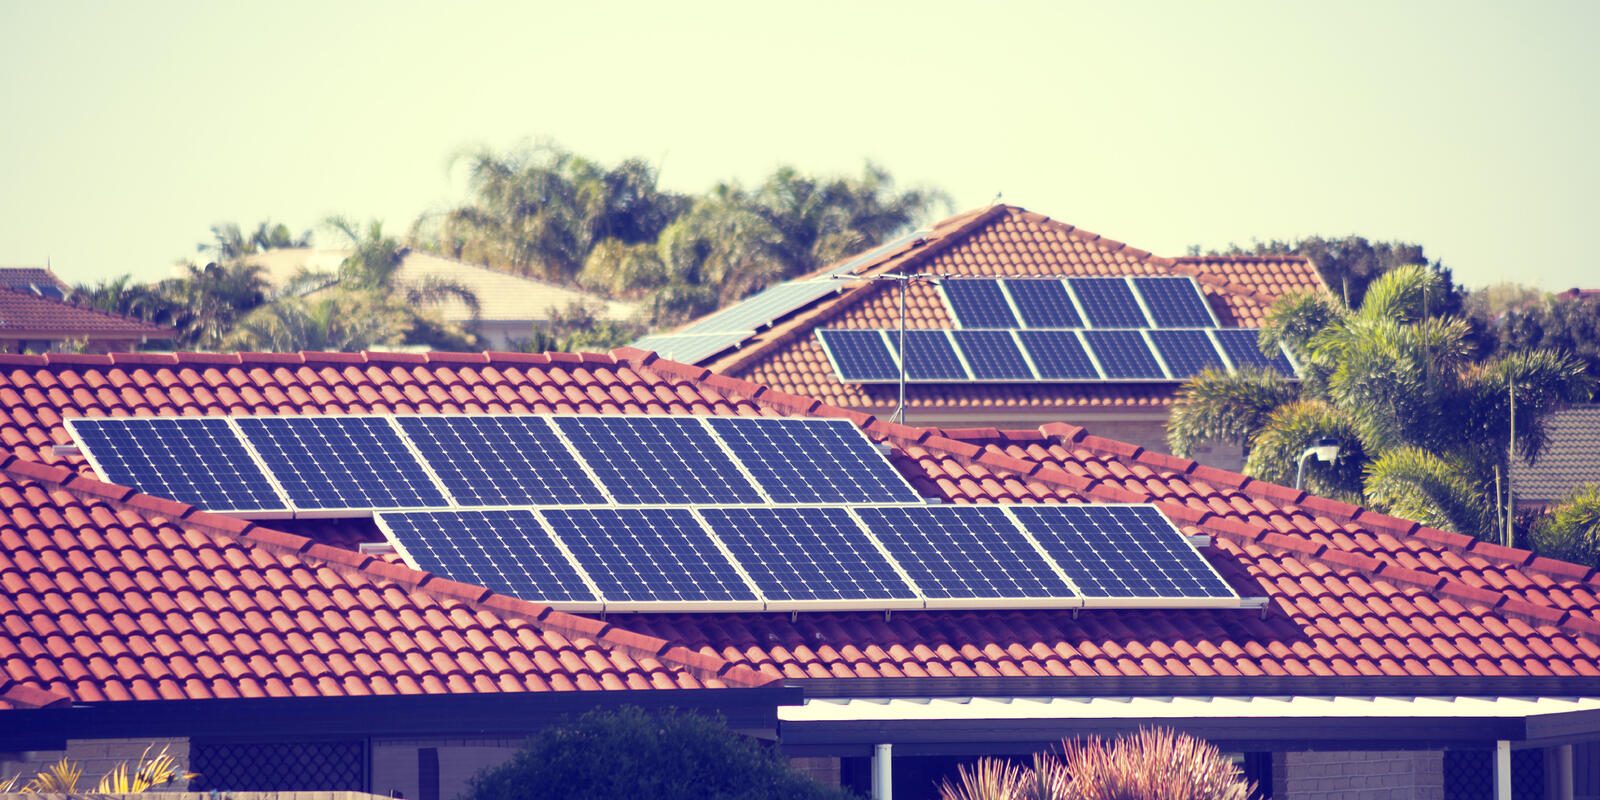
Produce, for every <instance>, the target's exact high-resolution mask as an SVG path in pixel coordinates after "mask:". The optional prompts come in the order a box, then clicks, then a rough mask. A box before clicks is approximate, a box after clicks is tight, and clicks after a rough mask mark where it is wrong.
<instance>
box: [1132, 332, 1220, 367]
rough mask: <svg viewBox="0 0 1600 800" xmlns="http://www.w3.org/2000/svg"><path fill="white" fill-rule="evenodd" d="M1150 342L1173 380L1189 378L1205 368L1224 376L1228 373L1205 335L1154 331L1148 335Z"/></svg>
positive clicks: (1200, 333)
mask: <svg viewBox="0 0 1600 800" xmlns="http://www.w3.org/2000/svg"><path fill="white" fill-rule="evenodd" d="M1150 341H1152V342H1154V343H1155V346H1156V352H1159V353H1160V354H1161V360H1163V361H1165V362H1167V370H1168V371H1169V372H1171V373H1172V377H1174V378H1192V377H1194V376H1195V375H1198V374H1200V372H1201V371H1202V370H1204V369H1206V368H1207V367H1211V368H1213V369H1219V370H1222V371H1224V372H1226V371H1227V369H1228V367H1227V365H1225V364H1223V363H1222V356H1220V355H1218V354H1217V347H1216V345H1214V344H1212V343H1211V337H1210V336H1207V335H1206V332H1205V331H1202V330H1172V329H1162V328H1157V329H1154V330H1151V331H1150Z"/></svg>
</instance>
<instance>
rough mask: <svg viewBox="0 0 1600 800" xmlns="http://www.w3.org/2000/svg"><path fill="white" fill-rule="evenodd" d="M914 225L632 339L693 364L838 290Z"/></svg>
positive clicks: (911, 236)
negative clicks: (810, 271) (816, 270)
mask: <svg viewBox="0 0 1600 800" xmlns="http://www.w3.org/2000/svg"><path fill="white" fill-rule="evenodd" d="M927 233H928V232H927V231H926V230H919V231H915V232H913V233H908V234H906V235H904V236H901V237H898V238H896V239H894V240H892V241H889V242H886V243H884V244H882V245H879V246H878V247H874V248H872V249H871V250H868V251H866V252H865V253H862V254H860V255H858V256H855V257H854V258H851V259H850V260H848V261H845V262H844V263H842V264H839V265H838V266H835V267H833V268H832V269H830V270H828V271H827V272H825V273H823V274H822V275H819V276H815V277H811V278H803V279H799V280H793V281H788V282H786V283H780V284H778V285H776V286H771V287H768V288H766V289H763V290H762V291H760V292H757V293H755V294H753V295H751V296H750V297H747V298H745V299H744V300H740V301H739V302H737V303H734V304H733V305H731V306H728V307H727V308H724V309H722V310H721V311H718V312H716V313H714V314H711V315H710V316H707V317H705V318H703V319H701V320H699V321H697V322H695V323H693V324H691V325H688V326H686V327H683V328H680V329H678V330H676V331H672V332H670V333H657V334H651V335H648V336H644V337H641V338H639V339H637V340H635V341H634V342H633V344H632V346H633V347H637V348H639V349H641V350H654V351H656V352H657V353H659V354H660V355H661V356H662V357H663V358H670V359H672V360H674V361H682V362H685V363H689V364H694V363H698V362H700V361H703V360H705V359H707V358H710V357H711V356H714V355H716V354H717V353H720V352H722V351H723V350H726V349H728V348H729V347H732V346H734V345H736V344H738V343H740V342H742V341H744V340H745V339H748V338H750V337H751V336H753V335H754V334H755V333H756V332H757V331H759V330H761V329H762V328H765V327H767V326H769V325H771V324H773V323H774V322H777V321H778V320H779V319H782V318H783V317H785V316H788V315H789V314H791V313H793V312H794V311H795V310H797V309H800V308H803V307H805V306H806V305H808V304H809V303H811V302H812V301H815V300H817V299H819V298H822V297H826V296H828V295H830V294H833V293H834V292H840V291H843V290H844V289H845V287H846V285H847V284H848V281H847V280H839V278H841V277H844V276H848V275H850V274H851V273H853V272H855V271H856V270H857V269H860V268H861V267H862V266H864V265H866V264H869V263H871V262H872V261H873V260H875V259H877V258H879V257H881V256H884V255H887V254H889V253H892V252H893V251H894V250H895V249H896V248H899V247H902V246H905V245H908V244H910V243H912V242H914V241H916V240H917V239H919V238H922V237H925V236H926V235H927Z"/></svg>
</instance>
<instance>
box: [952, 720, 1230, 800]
mask: <svg viewBox="0 0 1600 800" xmlns="http://www.w3.org/2000/svg"><path fill="white" fill-rule="evenodd" d="M960 776H961V777H960V780H958V781H957V782H955V783H951V782H950V781H949V780H946V781H944V783H943V784H942V785H941V786H940V787H939V797H940V798H941V800H1246V798H1248V797H1249V796H1250V793H1251V791H1253V788H1254V787H1252V786H1251V785H1250V784H1249V783H1248V782H1246V781H1245V780H1244V778H1243V776H1241V775H1240V774H1239V768H1238V767H1236V766H1234V765H1233V762H1231V761H1229V760H1228V759H1226V758H1223V757H1222V754H1221V753H1220V752H1218V751H1217V748H1215V747H1213V746H1211V745H1210V744H1207V743H1206V742H1204V741H1202V740H1200V739H1196V738H1194V737H1192V736H1188V735H1186V734H1181V733H1174V732H1173V731H1171V730H1170V729H1167V728H1156V729H1153V730H1152V729H1143V728H1141V729H1140V730H1139V732H1138V733H1137V734H1134V735H1133V736H1127V737H1118V738H1117V739H1116V740H1115V741H1113V742H1111V743H1109V744H1107V743H1106V742H1104V741H1102V740H1101V739H1100V738H1099V737H1097V736H1096V737H1090V738H1089V740H1088V741H1087V742H1078V741H1071V740H1069V741H1067V742H1064V743H1063V752H1062V754H1061V755H1060V756H1059V757H1058V756H1057V755H1056V754H1054V753H1038V754H1035V755H1034V757H1033V766H1032V767H1018V766H1015V765H1013V764H1011V763H1010V762H1008V761H1005V760H1003V759H997V758H983V759H979V760H978V762H977V764H975V765H974V766H973V768H972V769H971V770H968V769H967V768H966V767H962V768H961V770H960Z"/></svg>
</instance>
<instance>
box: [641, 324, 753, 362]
mask: <svg viewBox="0 0 1600 800" xmlns="http://www.w3.org/2000/svg"><path fill="white" fill-rule="evenodd" d="M752 333H753V331H734V332H731V333H662V334H656V335H654V336H646V337H644V338H642V339H638V340H635V341H634V343H633V344H632V345H631V346H632V347H637V348H639V349H640V350H654V351H655V352H656V354H657V355H659V356H661V357H662V358H666V359H671V360H673V361H682V362H684V363H685V364H694V363H696V362H698V361H701V360H703V359H706V358H709V357H710V356H714V355H716V354H717V353H720V352H722V351H723V350H726V349H728V348H729V347H732V346H734V345H736V344H738V343H740V342H742V341H744V340H745V339H748V338H750V335H751V334H752Z"/></svg>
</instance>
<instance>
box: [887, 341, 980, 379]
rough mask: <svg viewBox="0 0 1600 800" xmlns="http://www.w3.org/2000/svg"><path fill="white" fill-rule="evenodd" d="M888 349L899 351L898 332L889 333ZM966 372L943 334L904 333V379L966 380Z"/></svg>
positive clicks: (953, 348)
mask: <svg viewBox="0 0 1600 800" xmlns="http://www.w3.org/2000/svg"><path fill="white" fill-rule="evenodd" d="M888 338H889V347H890V348H891V349H893V350H895V351H896V352H898V351H899V344H900V332H899V331H889V337H888ZM966 378H967V370H966V368H964V367H962V366H961V359H959V358H957V357H956V349H955V347H953V346H951V344H950V339H949V338H948V337H946V336H945V335H944V331H906V380H908V381H940V380H957V381H959V380H966Z"/></svg>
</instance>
